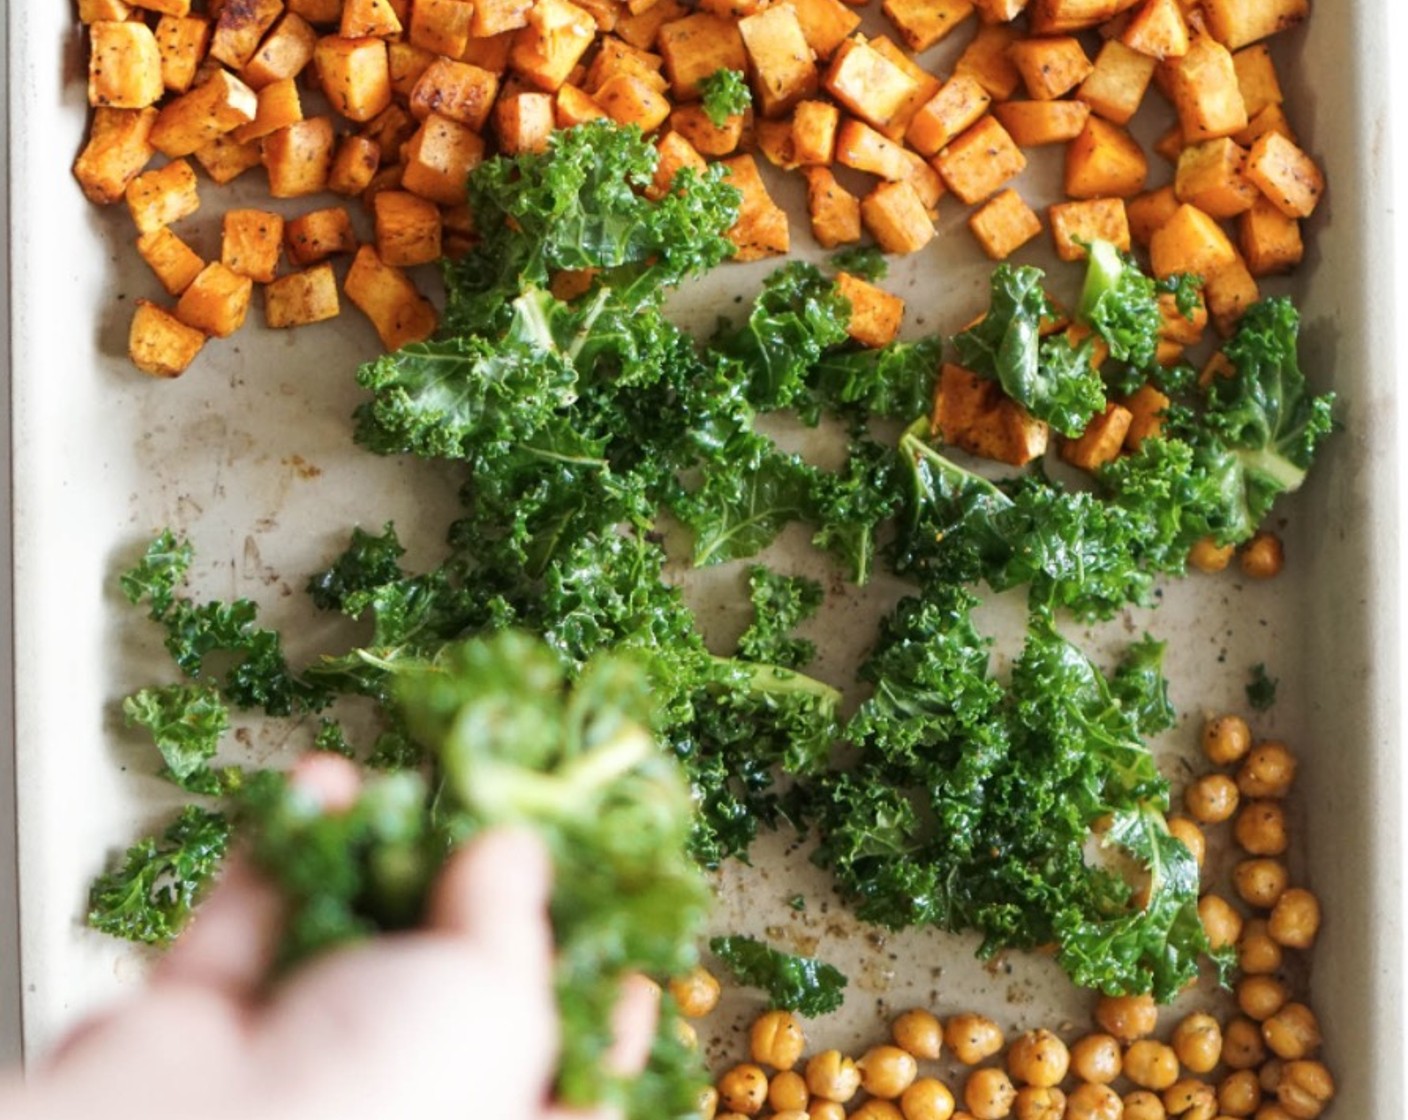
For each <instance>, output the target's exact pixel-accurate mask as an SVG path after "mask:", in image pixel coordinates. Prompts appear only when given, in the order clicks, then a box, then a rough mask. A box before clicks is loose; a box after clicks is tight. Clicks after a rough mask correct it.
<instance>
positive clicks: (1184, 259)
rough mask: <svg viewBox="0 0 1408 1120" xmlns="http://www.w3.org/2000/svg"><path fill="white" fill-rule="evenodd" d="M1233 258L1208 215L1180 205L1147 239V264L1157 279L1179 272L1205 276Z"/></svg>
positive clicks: (1234, 255) (1234, 258) (1224, 265)
mask: <svg viewBox="0 0 1408 1120" xmlns="http://www.w3.org/2000/svg"><path fill="white" fill-rule="evenodd" d="M1236 259H1237V250H1235V249H1234V248H1232V242H1231V241H1229V240H1228V239H1227V235H1226V234H1225V233H1223V232H1222V229H1221V227H1220V226H1218V224H1217V222H1216V221H1214V220H1213V219H1212V218H1211V217H1210V216H1209V215H1207V214H1204V213H1203V212H1202V211H1201V210H1199V209H1198V208H1197V207H1196V206H1189V205H1188V204H1187V203H1184V204H1183V205H1182V206H1180V207H1179V208H1178V209H1177V210H1175V211H1174V212H1173V216H1172V217H1171V218H1169V220H1168V221H1166V222H1165V223H1164V224H1163V225H1161V226H1160V227H1159V228H1158V229H1157V230H1156V231H1155V232H1154V236H1153V237H1151V238H1150V239H1149V263H1150V265H1151V267H1152V268H1153V270H1154V275H1155V276H1157V277H1158V278H1159V279H1160V280H1162V279H1164V278H1165V277H1168V276H1173V275H1174V274H1176V273H1179V272H1187V273H1191V274H1193V275H1195V276H1202V277H1208V276H1212V275H1213V274H1214V273H1216V272H1218V271H1219V270H1221V269H1224V268H1226V267H1227V266H1228V265H1230V264H1232V263H1233V261H1235V260H1236Z"/></svg>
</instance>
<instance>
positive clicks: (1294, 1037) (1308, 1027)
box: [1261, 1003, 1320, 1062]
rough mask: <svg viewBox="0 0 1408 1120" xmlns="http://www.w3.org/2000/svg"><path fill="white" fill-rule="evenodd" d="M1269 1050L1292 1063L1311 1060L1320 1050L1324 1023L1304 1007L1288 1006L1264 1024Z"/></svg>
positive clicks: (1262, 1034)
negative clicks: (1321, 1030)
mask: <svg viewBox="0 0 1408 1120" xmlns="http://www.w3.org/2000/svg"><path fill="white" fill-rule="evenodd" d="M1261 1037H1262V1038H1263V1039H1264V1040H1265V1042H1266V1046H1267V1048H1268V1049H1269V1050H1270V1051H1271V1052H1272V1053H1273V1054H1275V1055H1276V1056H1277V1057H1278V1058H1284V1059H1285V1060H1286V1061H1288V1062H1294V1061H1299V1060H1300V1059H1301V1058H1308V1057H1310V1055H1311V1054H1313V1053H1315V1051H1316V1050H1318V1049H1320V1022H1319V1020H1318V1019H1316V1018H1315V1012H1313V1011H1311V1010H1310V1008H1308V1007H1307V1006H1306V1005H1305V1004H1303V1003H1288V1004H1286V1006H1285V1007H1283V1008H1281V1010H1280V1011H1278V1012H1276V1014H1274V1015H1272V1016H1271V1017H1270V1018H1269V1019H1267V1020H1266V1022H1264V1023H1262V1024H1261Z"/></svg>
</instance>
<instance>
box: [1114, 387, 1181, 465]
mask: <svg viewBox="0 0 1408 1120" xmlns="http://www.w3.org/2000/svg"><path fill="white" fill-rule="evenodd" d="M1171 403H1172V402H1171V401H1170V400H1169V399H1168V397H1167V396H1165V395H1164V394H1163V393H1161V392H1159V390H1157V389H1155V388H1154V387H1153V386H1152V385H1148V384H1145V385H1141V386H1139V388H1138V389H1136V390H1134V392H1133V393H1131V394H1130V395H1129V396H1127V397H1126V398H1125V399H1124V407H1125V409H1126V410H1127V411H1128V412H1129V427H1128V428H1127V429H1126V430H1125V433H1124V449H1125V450H1126V451H1138V450H1139V445H1140V444H1141V443H1143V442H1144V441H1145V440H1146V439H1157V438H1158V437H1159V435H1160V434H1161V433H1162V431H1163V426H1164V413H1165V412H1167V411H1168V406H1169V405H1170V404H1171Z"/></svg>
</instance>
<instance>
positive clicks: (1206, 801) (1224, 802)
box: [1183, 774, 1239, 824]
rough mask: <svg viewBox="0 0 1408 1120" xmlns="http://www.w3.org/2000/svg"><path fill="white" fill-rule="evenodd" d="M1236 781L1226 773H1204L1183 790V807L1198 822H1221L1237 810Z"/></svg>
mask: <svg viewBox="0 0 1408 1120" xmlns="http://www.w3.org/2000/svg"><path fill="white" fill-rule="evenodd" d="M1238 799H1239V794H1238V793H1237V783H1236V782H1234V781H1233V780H1232V779H1231V778H1229V777H1228V776H1227V775H1226V774H1204V775H1202V776H1201V777H1199V778H1194V779H1193V781H1192V782H1190V783H1189V784H1188V788H1187V789H1186V790H1184V791H1183V807H1184V808H1185V809H1187V810H1188V815H1189V816H1190V817H1192V818H1193V819H1194V820H1195V821H1197V822H1198V823H1200V824H1221V823H1222V822H1223V821H1225V820H1230V819H1231V817H1232V814H1233V813H1235V812H1236V811H1237V802H1238Z"/></svg>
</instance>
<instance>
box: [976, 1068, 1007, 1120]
mask: <svg viewBox="0 0 1408 1120" xmlns="http://www.w3.org/2000/svg"><path fill="white" fill-rule="evenodd" d="M1016 1099H1017V1090H1016V1088H1015V1087H1014V1086H1013V1084H1012V1081H1011V1079H1010V1078H1008V1076H1007V1073H1006V1071H1005V1070H1000V1069H996V1068H992V1067H989V1068H987V1069H975V1070H974V1071H973V1072H972V1073H970V1074H969V1075H968V1082H967V1084H965V1085H964V1086H963V1103H964V1104H965V1105H966V1106H967V1108H968V1111H969V1112H971V1113H972V1114H973V1115H974V1116H975V1117H977V1120H1002V1118H1003V1117H1004V1116H1006V1115H1007V1114H1008V1113H1010V1112H1011V1111H1012V1105H1013V1102H1015V1101H1016Z"/></svg>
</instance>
